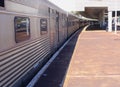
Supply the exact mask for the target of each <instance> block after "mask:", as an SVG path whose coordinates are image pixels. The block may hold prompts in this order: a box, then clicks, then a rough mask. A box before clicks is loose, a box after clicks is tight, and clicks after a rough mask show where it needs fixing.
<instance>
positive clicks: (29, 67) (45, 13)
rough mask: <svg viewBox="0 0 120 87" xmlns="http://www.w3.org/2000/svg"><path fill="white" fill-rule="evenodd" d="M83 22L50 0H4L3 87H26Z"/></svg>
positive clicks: (0, 6) (0, 23)
mask: <svg viewBox="0 0 120 87" xmlns="http://www.w3.org/2000/svg"><path fill="white" fill-rule="evenodd" d="M80 20H81V19H79V18H78V17H76V16H75V15H73V14H71V13H68V12H66V11H64V10H62V9H60V8H59V7H57V6H56V5H54V4H52V3H51V2H49V1H48V0H1V1H0V87H25V86H26V85H27V83H28V82H29V81H30V79H32V78H33V76H34V75H35V74H36V73H37V72H38V71H39V70H40V68H41V67H42V66H43V65H44V64H45V63H46V62H47V61H48V60H49V58H50V56H51V55H52V54H53V53H54V52H56V50H58V49H59V47H60V46H61V45H62V44H63V43H64V42H65V41H66V40H67V39H68V38H69V37H70V36H71V35H72V34H73V33H74V32H75V31H77V30H78V29H79V28H80V27H82V26H85V25H83V24H82V25H81V22H80ZM82 21H83V20H82Z"/></svg>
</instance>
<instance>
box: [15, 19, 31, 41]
mask: <svg viewBox="0 0 120 87" xmlns="http://www.w3.org/2000/svg"><path fill="white" fill-rule="evenodd" d="M14 25H15V41H16V42H17V43H19V42H22V41H25V40H28V39H30V20H29V18H27V17H15V23H14Z"/></svg>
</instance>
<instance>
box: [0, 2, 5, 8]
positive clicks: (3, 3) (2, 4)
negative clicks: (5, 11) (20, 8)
mask: <svg viewBox="0 0 120 87" xmlns="http://www.w3.org/2000/svg"><path fill="white" fill-rule="evenodd" d="M0 2H1V3H0V7H3V8H4V7H5V0H1V1H0Z"/></svg>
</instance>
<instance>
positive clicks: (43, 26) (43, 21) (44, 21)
mask: <svg viewBox="0 0 120 87" xmlns="http://www.w3.org/2000/svg"><path fill="white" fill-rule="evenodd" d="M40 29H41V30H40V32H41V34H46V33H47V19H46V18H43V19H40Z"/></svg>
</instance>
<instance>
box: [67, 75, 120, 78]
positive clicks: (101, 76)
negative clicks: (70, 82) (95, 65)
mask: <svg viewBox="0 0 120 87" xmlns="http://www.w3.org/2000/svg"><path fill="white" fill-rule="evenodd" d="M67 77H70V78H89V77H95V78H106V77H107V78H108V77H110V78H116V77H117V78H120V75H86V76H85V75H83V76H67Z"/></svg>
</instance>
